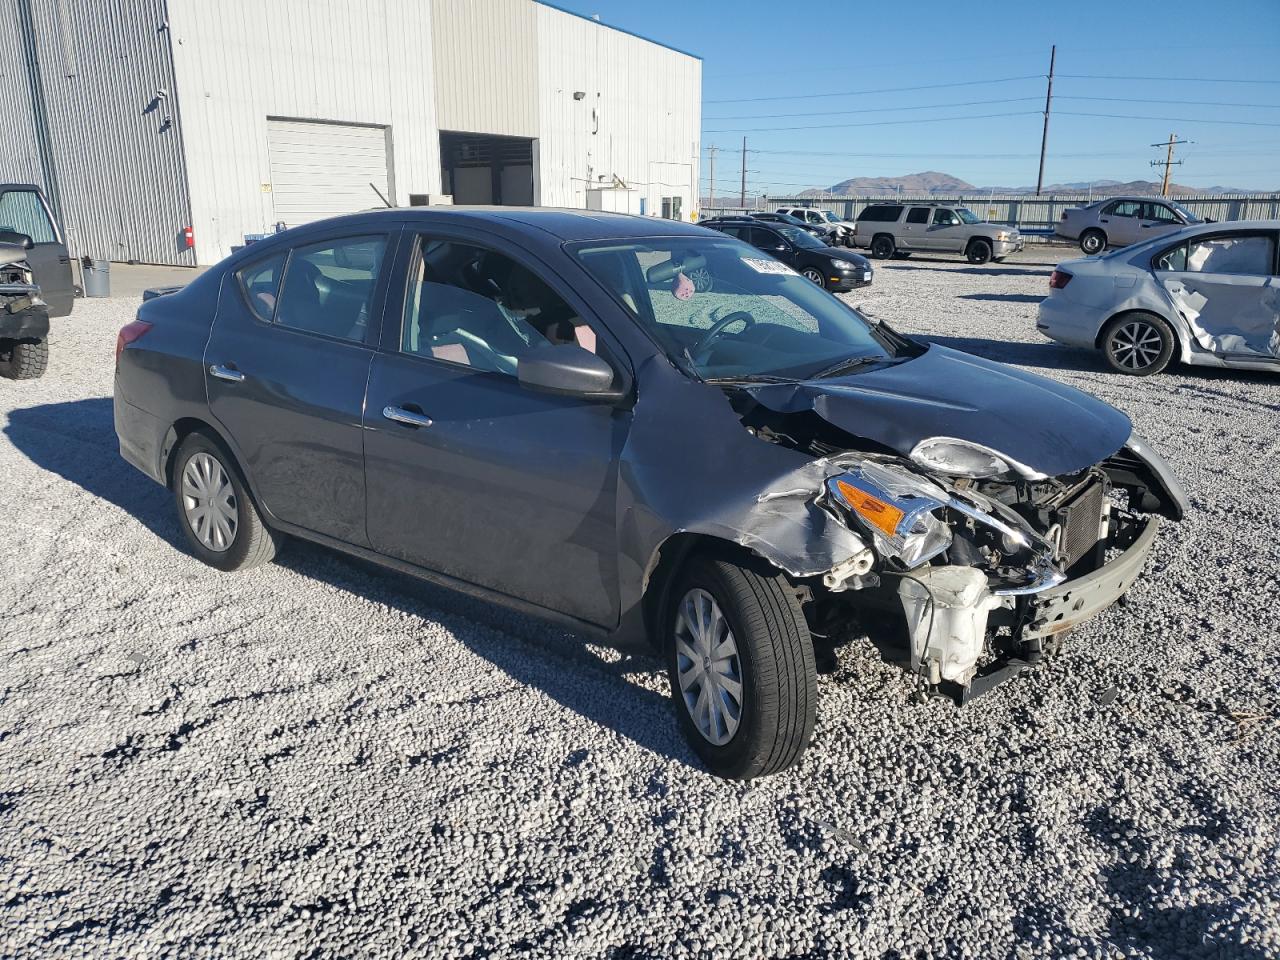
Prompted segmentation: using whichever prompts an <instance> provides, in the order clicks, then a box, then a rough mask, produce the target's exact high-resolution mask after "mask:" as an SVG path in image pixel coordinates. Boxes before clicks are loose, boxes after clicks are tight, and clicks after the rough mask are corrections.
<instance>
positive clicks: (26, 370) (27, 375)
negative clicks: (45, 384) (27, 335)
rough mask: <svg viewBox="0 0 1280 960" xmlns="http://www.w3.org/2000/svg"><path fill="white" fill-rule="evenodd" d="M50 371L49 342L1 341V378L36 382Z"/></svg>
mask: <svg viewBox="0 0 1280 960" xmlns="http://www.w3.org/2000/svg"><path fill="white" fill-rule="evenodd" d="M47 369H49V341H48V340H7V341H0V377H4V378H5V379H7V380H35V379H38V378H39V377H43V376H44V372H45V371H46V370H47Z"/></svg>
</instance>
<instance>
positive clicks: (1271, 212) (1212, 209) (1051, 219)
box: [700, 193, 1280, 233]
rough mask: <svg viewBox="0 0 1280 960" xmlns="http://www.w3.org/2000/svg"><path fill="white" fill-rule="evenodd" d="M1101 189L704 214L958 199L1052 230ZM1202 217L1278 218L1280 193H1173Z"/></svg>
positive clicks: (858, 208) (1028, 227)
mask: <svg viewBox="0 0 1280 960" xmlns="http://www.w3.org/2000/svg"><path fill="white" fill-rule="evenodd" d="M1101 199H1103V197H1102V196H1101V195H1099V194H1088V193H1058V194H1054V195H1052V196H1049V195H1045V196H1040V197H1036V196H1026V195H1017V196H1009V195H1003V196H1001V195H999V194H989V193H969V194H963V195H960V196H955V195H952V196H944V195H936V196H902V197H900V196H896V195H894V194H889V195H886V196H877V197H759V198H757V200H756V201H755V206H753V207H746V208H744V207H703V208H702V210H701V213H700V215H701V216H702V217H704V218H705V217H712V216H721V215H725V214H734V213H743V212H749V211H751V210H776V209H777V208H778V207H817V208H818V209H820V210H830V211H831V212H832V213H834V214H836V216H838V217H841V218H843V219H845V220H853V219H854V218H855V217H857V215H858V214H859V213H861V212H862V210H863V208H864V207H867V206H870V205H871V204H873V203H954V204H956V205H958V206H963V207H968V208H969V209H970V210H972V211H973V212H974V213H976V214H977V215H978V216H980V217H982V218H983V219H984V220H989V221H991V222H992V223H1005V224H1008V225H1010V226H1016V227H1017V228H1018V229H1019V230H1023V231H1026V232H1028V233H1052V232H1053V228H1054V226H1055V225H1056V224H1057V222H1058V220H1059V219H1060V218H1061V217H1062V211H1064V210H1065V209H1067V207H1082V206H1084V205H1085V204H1088V203H1093V202H1095V201H1097V200H1101ZM1168 199H1170V200H1174V201H1176V202H1178V203H1179V204H1181V205H1182V206H1184V207H1186V208H1187V209H1188V210H1190V211H1191V212H1192V213H1194V214H1195V215H1196V216H1197V217H1200V218H1201V219H1202V220H1277V219H1280V193H1230V194H1205V195H1203V196H1193V197H1170V198H1168Z"/></svg>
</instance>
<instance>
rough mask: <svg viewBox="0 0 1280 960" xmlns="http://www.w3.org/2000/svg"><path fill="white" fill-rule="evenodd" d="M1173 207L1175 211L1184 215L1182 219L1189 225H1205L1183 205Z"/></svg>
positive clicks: (1176, 204)
mask: <svg viewBox="0 0 1280 960" xmlns="http://www.w3.org/2000/svg"><path fill="white" fill-rule="evenodd" d="M1172 206H1173V209H1175V210H1177V211H1178V213H1179V214H1181V215H1182V219H1184V220H1186V221H1187V223H1204V221H1203V220H1201V219H1200V218H1199V217H1197V216H1196V215H1195V214H1194V213H1192V212H1191V211H1190V210H1188V209H1187V208H1186V207H1184V206H1183V205H1182V204H1180V203H1175V204H1173V205H1172Z"/></svg>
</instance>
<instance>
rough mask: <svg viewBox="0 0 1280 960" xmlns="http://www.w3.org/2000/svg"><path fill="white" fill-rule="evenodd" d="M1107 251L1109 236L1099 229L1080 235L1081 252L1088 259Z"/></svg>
mask: <svg viewBox="0 0 1280 960" xmlns="http://www.w3.org/2000/svg"><path fill="white" fill-rule="evenodd" d="M1105 249H1107V235H1106V234H1105V233H1103V232H1102V231H1101V230H1098V229H1096V228H1095V229H1090V230H1086V231H1085V232H1084V233H1082V234H1080V250H1081V251H1082V252H1083V253H1084V255H1085V256H1086V257H1092V256H1096V255H1097V254H1099V253H1101V252H1102V251H1103V250H1105Z"/></svg>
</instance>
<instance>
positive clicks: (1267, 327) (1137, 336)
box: [1036, 220, 1280, 376]
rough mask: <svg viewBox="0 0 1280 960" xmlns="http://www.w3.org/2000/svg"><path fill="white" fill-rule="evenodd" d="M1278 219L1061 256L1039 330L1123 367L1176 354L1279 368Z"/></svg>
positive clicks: (1133, 369) (1138, 370) (1165, 360)
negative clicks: (1062, 260)
mask: <svg viewBox="0 0 1280 960" xmlns="http://www.w3.org/2000/svg"><path fill="white" fill-rule="evenodd" d="M1278 236H1280V220H1254V221H1234V222H1232V223H1215V224H1199V225H1196V226H1190V227H1184V228H1183V229H1181V230H1179V231H1178V232H1177V233H1174V234H1167V235H1164V236H1156V237H1155V238H1153V239H1150V240H1147V241H1146V242H1145V243H1141V244H1136V245H1134V246H1131V247H1126V248H1124V249H1122V250H1115V251H1112V252H1111V253H1108V254H1105V255H1103V256H1101V257H1088V258H1086V259H1083V260H1068V261H1066V262H1065V263H1060V264H1058V267H1057V269H1056V270H1054V271H1053V274H1052V276H1051V277H1050V278H1049V296H1048V297H1046V298H1045V299H1044V300H1043V301H1042V302H1041V304H1040V313H1039V318H1038V320H1037V321H1036V329H1037V330H1039V331H1040V332H1041V333H1043V334H1044V335H1045V336H1047V337H1050V338H1051V339H1053V340H1057V341H1059V342H1061V343H1067V344H1071V345H1073V346H1078V347H1088V348H1091V349H1099V350H1101V351H1102V353H1103V356H1105V357H1106V359H1107V363H1108V364H1109V365H1110V366H1111V368H1112V369H1113V370H1115V371H1117V372H1119V373H1128V374H1134V375H1136V376H1149V375H1150V374H1153V373H1159V372H1160V371H1161V370H1164V369H1165V368H1166V367H1167V366H1168V365H1169V364H1170V363H1171V362H1172V361H1173V360H1175V359H1178V360H1181V361H1182V362H1183V363H1189V364H1195V365H1197V366H1207V367H1237V368H1240V369H1246V370H1270V371H1274V372H1280V261H1277V246H1278V244H1277V238H1278Z"/></svg>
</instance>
